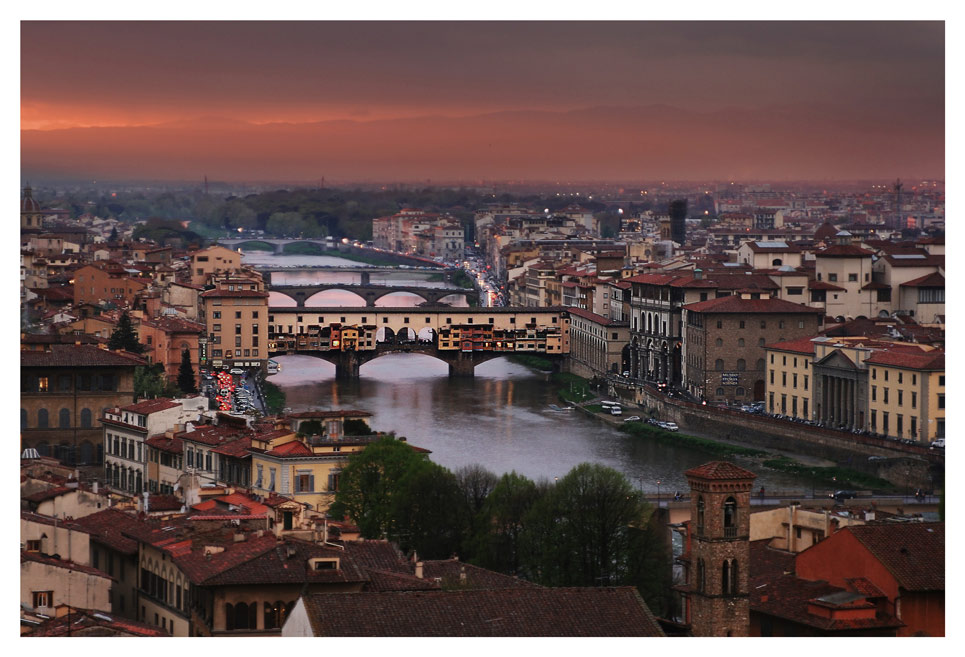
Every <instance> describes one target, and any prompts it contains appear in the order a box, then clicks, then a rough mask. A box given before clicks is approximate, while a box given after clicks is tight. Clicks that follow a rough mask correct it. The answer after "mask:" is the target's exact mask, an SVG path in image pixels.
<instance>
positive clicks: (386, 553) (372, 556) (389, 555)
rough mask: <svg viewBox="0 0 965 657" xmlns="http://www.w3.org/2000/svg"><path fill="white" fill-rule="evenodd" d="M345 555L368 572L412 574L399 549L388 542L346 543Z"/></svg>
mask: <svg viewBox="0 0 965 657" xmlns="http://www.w3.org/2000/svg"><path fill="white" fill-rule="evenodd" d="M345 553H346V554H347V555H349V556H350V557H351V558H352V560H353V561H354V562H355V563H356V564H358V566H359V567H360V568H364V569H366V570H380V571H387V572H394V573H402V574H412V567H411V565H410V564H409V562H408V561H407V560H406V558H405V556H403V554H402V553H401V552H400V551H399V548H398V547H397V546H396V545H394V544H393V543H390V542H388V541H380V540H359V541H348V542H346V543H345Z"/></svg>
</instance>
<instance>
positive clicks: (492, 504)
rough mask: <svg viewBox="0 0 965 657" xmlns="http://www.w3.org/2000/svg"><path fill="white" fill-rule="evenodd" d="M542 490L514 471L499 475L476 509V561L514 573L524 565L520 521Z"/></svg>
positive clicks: (522, 528) (522, 529) (522, 525)
mask: <svg viewBox="0 0 965 657" xmlns="http://www.w3.org/2000/svg"><path fill="white" fill-rule="evenodd" d="M541 494H542V492H541V491H540V490H539V489H538V488H537V486H536V484H535V483H534V482H533V481H532V480H531V479H528V478H527V477H525V476H523V475H521V474H517V473H516V471H515V470H514V471H513V472H509V473H507V474H504V475H503V476H502V477H500V478H499V481H498V482H497V484H496V486H495V487H494V488H493V490H492V492H491V493H490V494H489V495H488V496H487V497H486V499H485V502H484V504H483V506H482V508H481V509H480V511H478V512H477V515H478V516H479V518H480V522H478V523H476V524H477V528H476V533H475V536H474V541H473V543H474V548H475V558H476V559H477V560H478V562H479V564H480V565H482V566H484V567H486V568H491V569H493V570H498V571H500V572H504V573H510V574H514V575H515V574H517V573H519V572H520V570H521V568H522V566H523V535H524V529H525V527H524V523H523V520H524V518H525V517H526V515H527V513H529V510H530V508H531V507H532V506H533V504H535V503H536V501H537V500H539V499H540V496H541Z"/></svg>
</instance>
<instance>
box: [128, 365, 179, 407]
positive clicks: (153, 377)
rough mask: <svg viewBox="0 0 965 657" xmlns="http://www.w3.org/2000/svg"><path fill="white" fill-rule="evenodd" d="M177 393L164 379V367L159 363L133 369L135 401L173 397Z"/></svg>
mask: <svg viewBox="0 0 965 657" xmlns="http://www.w3.org/2000/svg"><path fill="white" fill-rule="evenodd" d="M177 393H178V390H177V388H176V387H175V386H173V385H172V384H171V383H169V382H168V381H167V379H166V378H165V376H164V365H162V364H161V363H155V364H154V365H138V366H137V367H135V368H134V397H136V398H137V399H156V398H157V397H174V396H176V395H177Z"/></svg>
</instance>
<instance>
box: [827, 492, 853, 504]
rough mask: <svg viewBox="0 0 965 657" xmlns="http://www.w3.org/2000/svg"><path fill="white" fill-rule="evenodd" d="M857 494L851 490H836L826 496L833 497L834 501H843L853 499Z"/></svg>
mask: <svg viewBox="0 0 965 657" xmlns="http://www.w3.org/2000/svg"><path fill="white" fill-rule="evenodd" d="M857 496H858V494H857V493H856V492H854V491H853V490H836V491H834V492H833V493H831V494H830V495H828V497H831V498H833V499H834V500H835V501H836V502H844V501H845V500H853V499H854V498H856V497H857Z"/></svg>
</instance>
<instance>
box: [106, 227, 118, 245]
mask: <svg viewBox="0 0 965 657" xmlns="http://www.w3.org/2000/svg"><path fill="white" fill-rule="evenodd" d="M117 239H118V234H117V226H114V227H113V228H111V234H110V237H108V238H107V241H108V242H116V241H117Z"/></svg>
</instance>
